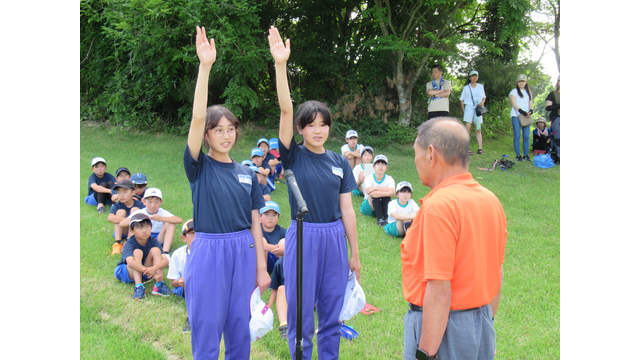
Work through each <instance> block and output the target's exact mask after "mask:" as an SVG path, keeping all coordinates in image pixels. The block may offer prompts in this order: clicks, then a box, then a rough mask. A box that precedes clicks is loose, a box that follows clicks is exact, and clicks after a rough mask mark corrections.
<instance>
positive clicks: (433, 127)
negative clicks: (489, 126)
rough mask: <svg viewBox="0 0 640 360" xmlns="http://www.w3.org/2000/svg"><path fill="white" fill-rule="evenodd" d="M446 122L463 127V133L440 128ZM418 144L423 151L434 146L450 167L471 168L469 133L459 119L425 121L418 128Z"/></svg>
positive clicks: (446, 118) (447, 118) (442, 118)
mask: <svg viewBox="0 0 640 360" xmlns="http://www.w3.org/2000/svg"><path fill="white" fill-rule="evenodd" d="M444 122H453V123H456V124H458V125H459V126H461V127H462V130H463V131H451V129H449V128H447V127H445V126H438V125H440V124H441V123H444ZM416 142H417V144H418V145H419V146H420V148H421V149H422V150H423V151H426V150H427V148H428V147H429V145H433V147H435V148H436V149H438V151H440V153H441V154H442V157H443V158H444V161H445V162H446V163H447V164H449V165H456V164H458V163H459V164H460V165H462V166H463V167H467V166H469V133H468V132H466V129H464V126H463V125H462V124H461V123H460V121H459V120H458V119H455V118H451V117H438V118H434V119H431V120H428V121H425V122H424V123H423V124H422V125H420V127H418V137H417V139H416Z"/></svg>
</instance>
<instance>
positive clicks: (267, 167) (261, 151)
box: [242, 138, 284, 200]
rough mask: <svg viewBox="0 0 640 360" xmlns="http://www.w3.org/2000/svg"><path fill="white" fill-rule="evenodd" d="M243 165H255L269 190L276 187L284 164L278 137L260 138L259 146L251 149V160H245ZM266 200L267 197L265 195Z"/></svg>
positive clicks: (261, 182) (263, 183) (259, 178)
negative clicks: (281, 162) (281, 158)
mask: <svg viewBox="0 0 640 360" xmlns="http://www.w3.org/2000/svg"><path fill="white" fill-rule="evenodd" d="M242 164H243V165H247V166H251V165H253V166H255V167H256V168H257V169H258V172H257V173H258V174H259V175H261V176H258V180H259V181H260V184H262V185H265V186H267V187H268V188H269V190H271V191H274V190H275V189H276V181H277V180H281V179H282V173H283V171H284V170H283V169H282V165H281V164H280V152H279V146H278V139H277V138H272V139H271V140H267V139H266V138H260V139H259V140H258V144H257V147H255V148H253V149H252V150H251V160H244V161H243V162H242ZM265 200H266V197H265Z"/></svg>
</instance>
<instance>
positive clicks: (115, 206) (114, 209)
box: [109, 202, 120, 215]
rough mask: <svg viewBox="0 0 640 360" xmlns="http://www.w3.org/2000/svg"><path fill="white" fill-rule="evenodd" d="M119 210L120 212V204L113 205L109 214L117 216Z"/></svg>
mask: <svg viewBox="0 0 640 360" xmlns="http://www.w3.org/2000/svg"><path fill="white" fill-rule="evenodd" d="M118 210H120V203H119V202H117V203H115V204H113V205H111V210H109V214H113V215H115V214H116V212H118Z"/></svg>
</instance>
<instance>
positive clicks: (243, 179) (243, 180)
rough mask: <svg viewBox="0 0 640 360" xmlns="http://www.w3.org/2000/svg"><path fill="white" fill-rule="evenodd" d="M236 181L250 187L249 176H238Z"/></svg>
mask: <svg viewBox="0 0 640 360" xmlns="http://www.w3.org/2000/svg"><path fill="white" fill-rule="evenodd" d="M238 180H239V181H240V182H241V183H243V184H248V185H251V176H250V175H243V174H238Z"/></svg>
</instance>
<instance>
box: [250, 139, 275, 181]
mask: <svg viewBox="0 0 640 360" xmlns="http://www.w3.org/2000/svg"><path fill="white" fill-rule="evenodd" d="M263 159H264V152H263V151H262V149H260V148H253V150H251V162H252V163H253V165H255V166H256V167H257V168H258V170H260V174H262V175H263V176H262V178H261V179H260V184H263V185H267V186H268V187H269V189H271V191H273V190H275V189H276V186H275V185H274V184H273V182H272V181H271V180H270V179H269V174H271V167H270V166H269V165H265V164H264V162H263Z"/></svg>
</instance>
